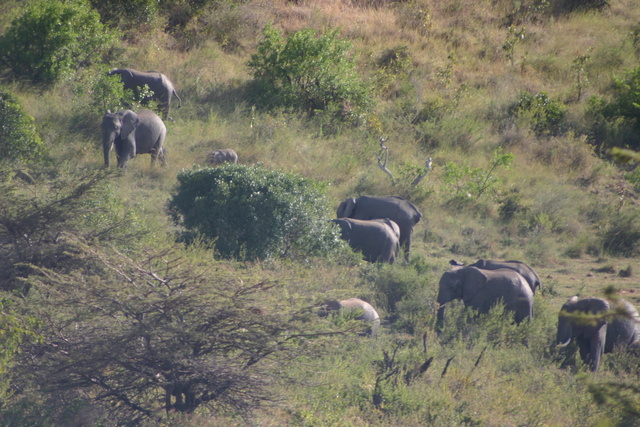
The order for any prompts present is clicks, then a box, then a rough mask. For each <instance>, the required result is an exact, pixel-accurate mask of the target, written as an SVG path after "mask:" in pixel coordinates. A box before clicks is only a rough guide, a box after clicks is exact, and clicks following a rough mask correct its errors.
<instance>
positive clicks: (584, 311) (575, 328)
mask: <svg viewBox="0 0 640 427" xmlns="http://www.w3.org/2000/svg"><path fill="white" fill-rule="evenodd" d="M108 74H109V75H118V76H120V79H121V81H122V83H123V85H124V88H125V89H130V90H132V91H134V93H135V94H136V96H137V97H139V96H140V89H141V88H144V87H145V85H146V86H147V87H148V88H149V89H150V90H151V91H153V94H152V95H151V96H148V97H146V98H143V99H142V101H143V102H146V101H149V100H151V99H154V100H156V101H157V102H158V105H159V107H160V110H161V111H162V114H163V118H164V120H167V119H168V117H169V109H170V107H171V102H172V100H173V98H176V99H177V100H178V101H179V102H180V106H181V105H182V100H181V99H180V97H179V96H178V94H177V93H176V90H175V88H174V86H173V83H171V81H170V80H169V79H168V78H167V77H166V76H165V75H164V74H162V73H159V72H155V71H150V72H141V71H137V70H133V69H129V68H123V69H114V70H112V71H111V72H109V73H108ZM166 135H167V129H166V126H165V124H164V122H163V119H161V118H160V117H159V116H158V115H156V114H155V113H154V112H152V111H150V110H140V111H138V112H137V113H136V112H133V111H131V110H122V111H117V112H115V113H111V112H110V111H107V112H106V114H105V115H104V117H103V120H102V147H103V151H104V163H105V167H109V165H110V159H109V157H110V151H111V150H112V149H113V148H114V147H115V152H116V157H117V164H118V167H121V168H124V167H126V164H127V162H128V161H129V160H131V159H132V158H134V157H135V156H136V155H137V154H151V162H152V164H153V163H154V162H155V161H156V159H158V160H160V162H161V164H163V165H164V164H165V162H166V149H165V146H164V140H165V138H166ZM224 162H230V163H237V162H238V155H237V153H236V152H235V151H234V150H232V149H219V150H216V151H214V152H212V153H210V154H209V155H208V156H207V163H209V164H212V165H218V164H221V163H224ZM421 218H422V214H421V213H420V211H419V210H418V209H417V208H416V206H414V205H413V204H412V203H411V202H409V201H408V200H405V199H403V198H401V197H395V196H387V197H379V196H360V197H357V198H353V197H351V198H348V199H347V200H345V201H343V202H342V203H341V204H340V205H339V207H338V210H337V218H336V219H333V220H332V222H334V223H335V224H336V225H337V226H338V227H339V228H340V235H341V238H342V239H343V240H345V241H346V242H347V243H348V244H349V246H350V247H351V248H352V249H354V250H356V251H359V252H361V253H362V255H363V257H364V259H365V260H367V261H369V262H388V263H393V262H395V261H396V259H397V257H398V253H399V251H400V249H402V250H403V251H404V259H405V261H408V260H409V253H410V248H411V239H412V236H413V229H414V227H415V225H416V224H417V223H418V222H419V221H420V219H421ZM540 286H541V283H540V278H539V277H538V275H537V274H536V272H535V271H534V270H533V269H532V268H531V267H529V266H528V265H527V264H525V263H523V262H520V261H492V260H485V259H480V260H478V261H477V262H475V263H473V264H470V265H468V266H464V265H459V264H458V263H453V262H452V267H451V271H447V272H445V273H444V274H443V275H442V277H441V278H440V282H439V285H438V296H437V303H438V305H439V307H438V312H437V321H436V327H437V328H438V329H440V328H442V326H443V324H444V315H445V309H446V306H447V304H448V303H449V302H451V301H453V300H462V301H463V303H464V305H465V306H467V307H472V308H474V309H476V310H478V311H479V312H481V313H486V312H488V311H489V310H490V309H491V307H493V306H494V305H495V304H496V303H498V302H501V301H502V302H503V303H504V305H505V310H507V311H510V312H513V314H514V318H515V321H516V322H517V323H520V322H522V321H524V320H526V319H530V318H532V317H533V301H534V299H533V296H534V294H535V293H536V291H537V290H539V289H540ZM356 309H357V310H361V311H362V314H361V315H360V316H359V317H357V319H360V320H363V321H365V322H367V323H369V333H370V335H371V336H376V335H377V333H378V329H379V327H380V317H379V316H378V313H377V312H376V310H375V309H374V308H373V307H372V306H371V305H370V304H369V303H367V302H366V301H363V300H361V299H358V298H351V299H346V300H341V301H338V300H330V301H327V302H326V303H324V304H323V305H322V308H321V312H320V314H321V315H323V316H326V315H328V313H330V312H335V311H343V310H356ZM571 340H575V342H576V344H577V346H578V348H579V352H580V356H581V358H582V360H583V361H584V362H585V363H586V364H587V365H588V366H589V368H590V369H591V370H592V371H596V370H597V369H598V366H599V364H600V360H601V358H602V355H603V353H609V352H612V351H613V349H614V348H615V347H618V346H627V347H628V348H633V349H636V351H639V350H640V316H639V315H638V311H637V310H636V308H635V307H634V306H633V305H631V304H630V303H629V302H627V301H624V300H619V301H617V302H609V301H606V300H604V299H601V298H584V299H578V297H575V296H574V297H572V298H570V299H569V300H568V301H567V302H566V303H565V304H564V305H563V306H562V310H561V311H560V313H559V315H558V331H557V337H556V342H557V343H558V345H559V346H566V345H567V344H569V342H570V341H571Z"/></svg>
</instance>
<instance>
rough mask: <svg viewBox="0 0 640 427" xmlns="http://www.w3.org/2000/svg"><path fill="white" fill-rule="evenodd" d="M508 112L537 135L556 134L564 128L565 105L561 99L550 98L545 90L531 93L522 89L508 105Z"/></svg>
mask: <svg viewBox="0 0 640 427" xmlns="http://www.w3.org/2000/svg"><path fill="white" fill-rule="evenodd" d="M508 114H509V116H511V117H515V118H516V119H517V120H518V121H521V122H523V123H525V124H526V125H527V126H528V127H530V128H531V130H533V131H534V132H535V133H536V134H537V135H538V136H541V135H547V134H551V135H557V134H559V133H562V132H563V131H564V130H565V126H566V125H565V116H566V114H567V107H566V106H565V105H564V104H563V103H562V102H561V101H559V100H557V99H553V98H550V97H549V96H548V95H547V94H546V93H545V92H540V93H538V94H533V93H531V92H529V91H522V92H520V95H519V96H518V99H517V100H516V101H515V102H514V103H513V104H512V105H511V106H510V107H509V109H508Z"/></svg>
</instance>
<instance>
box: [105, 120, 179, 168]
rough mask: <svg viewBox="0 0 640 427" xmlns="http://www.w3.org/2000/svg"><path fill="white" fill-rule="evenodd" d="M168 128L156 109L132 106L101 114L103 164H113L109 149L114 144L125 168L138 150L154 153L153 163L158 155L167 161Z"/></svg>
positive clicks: (162, 160) (119, 165) (152, 155)
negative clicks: (134, 109) (166, 141)
mask: <svg viewBox="0 0 640 427" xmlns="http://www.w3.org/2000/svg"><path fill="white" fill-rule="evenodd" d="M166 136H167V128H166V127H165V125H164V123H163V122H162V119H160V117H158V116H157V115H156V113H154V112H153V111H149V110H140V111H139V112H138V113H134V112H133V111H131V110H123V111H118V112H116V113H112V112H110V111H107V113H106V114H105V115H104V117H103V118H102V149H103V151H104V166H105V167H107V168H108V167H109V166H110V151H111V149H112V148H113V147H114V146H115V149H116V157H117V159H118V167H121V168H126V167H127V162H128V161H129V160H131V159H133V158H134V157H135V156H136V155H137V154H146V153H149V154H151V164H152V165H153V164H154V163H155V160H156V158H157V159H160V163H161V164H162V165H165V164H166V152H165V147H164V140H165V138H166Z"/></svg>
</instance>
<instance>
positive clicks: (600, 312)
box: [556, 296, 640, 372]
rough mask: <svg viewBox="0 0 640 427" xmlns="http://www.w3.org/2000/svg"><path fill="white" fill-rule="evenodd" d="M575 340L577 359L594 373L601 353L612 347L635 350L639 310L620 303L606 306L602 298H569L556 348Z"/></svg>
mask: <svg viewBox="0 0 640 427" xmlns="http://www.w3.org/2000/svg"><path fill="white" fill-rule="evenodd" d="M572 339H575V340H576V343H577V344H578V349H579V350H580V357H581V358H582V360H583V361H584V363H586V364H588V365H589V369H591V371H593V372H595V371H597V370H598V367H599V366H600V360H601V359H602V355H603V354H604V353H611V352H612V351H613V350H614V348H615V347H618V346H624V347H627V348H628V347H633V346H635V347H638V345H639V342H640V316H639V315H638V310H636V308H635V307H634V306H633V305H632V304H631V303H629V302H628V301H625V300H623V299H619V300H618V303H609V302H608V301H606V300H604V299H602V298H584V299H581V300H579V299H578V297H577V296H573V297H571V298H569V300H568V301H567V302H566V303H564V305H563V306H562V309H561V310H560V313H559V315H558V334H557V336H556V342H557V343H558V345H559V346H561V347H564V346H566V345H568V344H569V343H570V342H571V340H572Z"/></svg>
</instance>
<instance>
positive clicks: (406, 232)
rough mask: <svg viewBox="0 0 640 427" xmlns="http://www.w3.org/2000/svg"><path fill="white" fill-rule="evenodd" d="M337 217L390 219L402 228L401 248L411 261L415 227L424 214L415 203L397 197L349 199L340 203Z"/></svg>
mask: <svg viewBox="0 0 640 427" xmlns="http://www.w3.org/2000/svg"><path fill="white" fill-rule="evenodd" d="M337 216H338V218H353V219H363V220H367V219H377V218H389V219H390V220H392V221H394V222H395V223H396V224H398V226H399V227H400V246H401V247H403V248H404V257H405V260H406V261H409V250H410V248H411V236H412V234H413V227H414V226H415V225H416V224H417V223H418V222H419V221H420V218H422V214H421V213H420V211H418V208H416V207H415V206H414V205H413V203H411V202H409V201H408V200H405V199H403V198H401V197H396V196H386V197H379V196H360V197H358V198H357V199H356V198H353V197H351V198H348V199H347V200H345V201H344V202H342V203H340V206H339V207H338V211H337Z"/></svg>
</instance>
